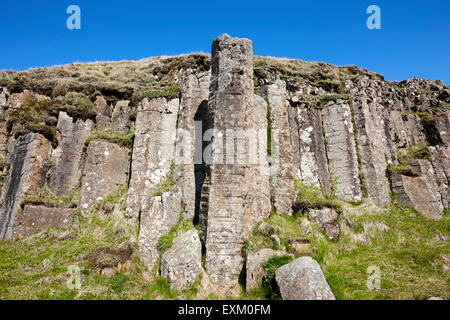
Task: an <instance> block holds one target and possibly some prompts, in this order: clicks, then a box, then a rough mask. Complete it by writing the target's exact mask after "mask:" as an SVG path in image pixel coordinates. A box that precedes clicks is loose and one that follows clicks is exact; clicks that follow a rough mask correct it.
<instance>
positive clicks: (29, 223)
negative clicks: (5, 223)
mask: <svg viewBox="0 0 450 320" xmlns="http://www.w3.org/2000/svg"><path fill="white" fill-rule="evenodd" d="M76 212H77V211H76V209H65V208H48V207H44V206H28V205H27V206H25V208H24V209H23V212H21V213H20V215H18V216H17V217H16V219H15V221H14V228H13V233H12V238H14V239H18V238H26V237H28V236H31V235H33V234H35V233H37V232H39V231H40V230H42V229H43V228H48V227H54V228H68V227H69V226H70V225H71V224H72V221H73V218H74V216H75V214H76Z"/></svg>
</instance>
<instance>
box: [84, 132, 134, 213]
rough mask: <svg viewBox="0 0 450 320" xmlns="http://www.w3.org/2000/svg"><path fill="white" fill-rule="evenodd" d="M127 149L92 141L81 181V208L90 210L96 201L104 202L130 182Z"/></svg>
mask: <svg viewBox="0 0 450 320" xmlns="http://www.w3.org/2000/svg"><path fill="white" fill-rule="evenodd" d="M129 153H130V152H129V150H128V149H127V148H122V147H120V146H118V145H116V144H113V143H109V142H103V141H91V142H90V143H89V146H88V149H87V158H86V163H85V165H84V171H83V177H82V179H81V207H82V208H83V209H88V208H89V207H90V206H91V205H92V203H93V202H94V201H102V200H104V199H106V197H107V196H109V195H110V194H113V193H115V192H116V191H117V190H118V189H119V186H123V185H126V184H127V182H128V170H129V166H130V164H129V162H130V155H129Z"/></svg>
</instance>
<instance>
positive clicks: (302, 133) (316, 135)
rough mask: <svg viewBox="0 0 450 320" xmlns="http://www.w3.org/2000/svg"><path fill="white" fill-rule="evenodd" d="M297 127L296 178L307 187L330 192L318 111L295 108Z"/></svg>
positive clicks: (320, 117)
mask: <svg viewBox="0 0 450 320" xmlns="http://www.w3.org/2000/svg"><path fill="white" fill-rule="evenodd" d="M295 122H296V124H297V126H298V132H297V136H298V138H299V146H298V147H299V152H298V153H299V157H298V161H296V169H297V176H298V177H299V178H300V179H301V181H302V182H303V183H304V184H306V185H308V186H315V187H318V188H321V189H322V192H323V193H324V194H328V193H329V192H330V174H329V172H328V161H327V157H326V152H325V141H324V137H323V125H322V115H321V113H320V110H318V109H306V108H301V107H297V108H295Z"/></svg>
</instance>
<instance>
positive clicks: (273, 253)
mask: <svg viewBox="0 0 450 320" xmlns="http://www.w3.org/2000/svg"><path fill="white" fill-rule="evenodd" d="M287 255H289V254H287V253H286V252H284V251H279V250H272V249H268V248H265V249H261V250H259V251H258V252H249V253H248V256H247V262H246V282H245V289H246V290H247V292H249V291H251V290H252V289H254V288H256V287H257V286H259V285H261V283H262V280H263V278H264V276H265V274H266V271H265V269H264V264H265V263H266V262H267V261H269V259H270V258H272V257H283V256H287ZM290 256H291V257H293V255H290Z"/></svg>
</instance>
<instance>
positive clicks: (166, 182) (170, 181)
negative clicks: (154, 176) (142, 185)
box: [151, 162, 176, 197]
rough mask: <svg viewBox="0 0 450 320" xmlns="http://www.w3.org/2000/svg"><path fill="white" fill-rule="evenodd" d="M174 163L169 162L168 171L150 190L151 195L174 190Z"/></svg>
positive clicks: (160, 194) (156, 195) (159, 194)
mask: <svg viewBox="0 0 450 320" xmlns="http://www.w3.org/2000/svg"><path fill="white" fill-rule="evenodd" d="M175 183H176V182H175V163H174V162H172V163H171V164H170V169H169V172H168V173H167V174H166V176H165V177H164V178H163V179H161V181H160V182H159V183H157V184H156V185H155V186H154V187H153V188H152V190H151V196H152V197H160V196H162V195H163V194H164V193H166V192H175Z"/></svg>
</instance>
